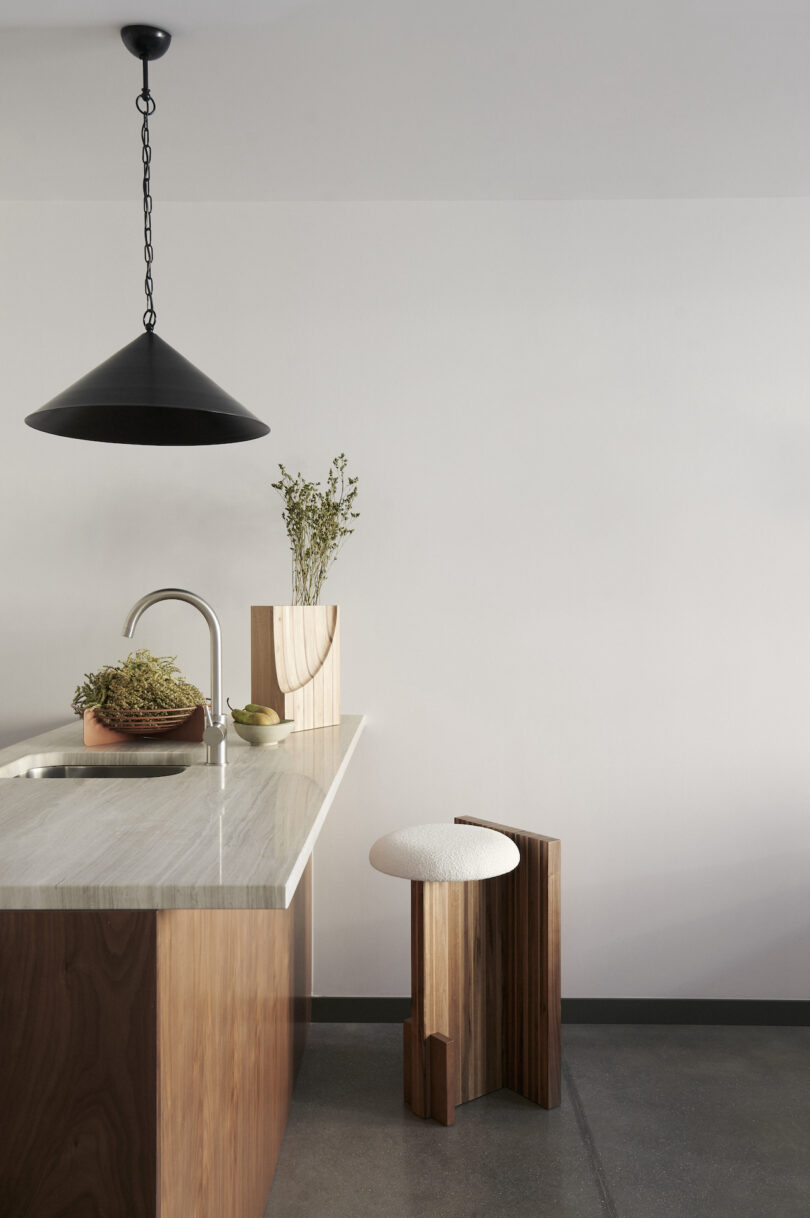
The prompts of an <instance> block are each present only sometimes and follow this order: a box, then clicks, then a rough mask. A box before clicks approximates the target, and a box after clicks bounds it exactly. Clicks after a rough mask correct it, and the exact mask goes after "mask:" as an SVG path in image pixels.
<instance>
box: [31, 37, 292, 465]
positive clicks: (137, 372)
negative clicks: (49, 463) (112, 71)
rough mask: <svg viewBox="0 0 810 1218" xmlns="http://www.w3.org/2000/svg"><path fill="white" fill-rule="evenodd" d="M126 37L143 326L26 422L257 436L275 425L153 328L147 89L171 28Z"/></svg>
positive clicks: (188, 438) (43, 426) (175, 436)
mask: <svg viewBox="0 0 810 1218" xmlns="http://www.w3.org/2000/svg"><path fill="white" fill-rule="evenodd" d="M121 37H122V39H123V41H124V45H125V46H126V48H127V50H129V51H131V52H132V54H133V55H135V56H137V58H138V59H140V60H141V62H142V63H143V89H142V90H141V92H140V93H139V95H138V97H137V98H136V101H135V104H136V106H137V108H138V111H139V113H140V114H141V117H142V120H143V121H142V124H141V141H142V144H143V154H142V158H143V220H144V234H143V236H144V258H145V260H146V280H145V289H146V312H145V313H144V315H143V324H144V330H145V333H144V334H141V335H139V337H138V338H136V339H135V340H134V341H133V342H131V343H128V344H127V346H126V347H122V348H121V350H120V351H116V353H115V355H111V356H110V358H109V359H107V360H105V361H104V363H103V364H99V366H98V367H97V368H94V369H93V371H92V372H88V374H87V376H83V377H82V378H81V380H79V381H76V383H75V384H74V385H71V386H70V388H68V389H65V390H64V391H63V392H62V393H60V394H58V395H57V396H56V397H55V398H52V399H51V401H50V402H47V403H46V405H45V406H41V407H40V409H39V410H37V411H35V412H34V413H33V414H30V415H29V416H28V418H27V419H26V420H25V421H26V423H27V424H28V426H29V427H34V428H36V430H37V431H47V432H50V433H51V434H52V435H56V436H72V437H74V438H75V439H77V440H103V441H106V442H107V443H111V444H187V445H191V444H233V443H235V442H236V441H237V440H255V439H258V437H259V436H266V435H267V433H268V432H269V430H270V428H269V427H268V426H267V424H266V423H262V422H261V420H260V419H257V418H256V416H255V415H252V414H251V413H250V411H249V410H246V409H245V407H244V406H240V404H239V403H238V402H237V401H236V400H235V399H234V398H232V397H231V396H230V394H228V393H225V391H224V390H223V389H220V387H219V386H218V385H216V384H214V382H213V381H212V380H211V379H210V378H209V377H207V376H205V374H204V373H202V372H200V370H199V369H198V368H195V367H194V365H193V364H192V363H190V362H189V361H188V360H187V359H185V358H184V356H182V355H181V354H180V352H179V351H175V349H174V347H170V346H169V344H168V343H167V342H164V341H163V339H162V338H158V336H157V334H155V333H154V329H155V321H156V314H155V308H154V303H153V300H152V292H153V286H154V285H153V283H152V260H153V250H152V196H151V193H150V176H151V161H152V150H151V147H150V144H149V118H150V116H151V115H152V114H154V112H155V102H154V99H153V98H152V95H151V93H150V92H149V62H150V60H153V59H159V58H160V57H161V55H165V53H166V51H168V49H169V43H170V42H171V34H167V33H166V31H165V30H160V29H157V28H156V27H155V26H151V25H127V26H124V28H123V29H122V30H121Z"/></svg>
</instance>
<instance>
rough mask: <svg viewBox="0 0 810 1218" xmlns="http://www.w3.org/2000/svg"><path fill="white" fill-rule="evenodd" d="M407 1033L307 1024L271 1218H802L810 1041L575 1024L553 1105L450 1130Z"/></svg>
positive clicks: (757, 1033) (809, 1204) (788, 1034)
mask: <svg viewBox="0 0 810 1218" xmlns="http://www.w3.org/2000/svg"><path fill="white" fill-rule="evenodd" d="M401 1040H402V1034H401V1028H400V1026H399V1025H394V1024H313V1025H312V1028H311V1033H310V1041H309V1045H308V1048H307V1052H306V1055H305V1057H304V1062H303V1065H302V1068H301V1073H300V1076H299V1079H298V1084H297V1087H296V1091H295V1098H294V1100H293V1107H292V1112H291V1115H290V1121H289V1124H288V1126H287V1133H286V1137H285V1139H284V1145H283V1147H282V1150H281V1157H280V1159H279V1164H278V1169H277V1171H276V1178H275V1180H274V1182H273V1188H272V1191H271V1193H270V1200H269V1203H268V1207H267V1211H266V1218H357V1216H362V1215H368V1216H369V1218H376V1216H377V1215H380V1216H383V1215H385V1216H386V1218H388V1216H395V1218H400V1216H402V1218H501V1216H503V1218H506V1215H509V1216H510V1218H520V1216H522V1215H527V1216H528V1215H532V1216H534V1218H592V1216H593V1218H596V1216H597V1215H599V1216H602V1218H604V1216H607V1218H670V1215H671V1216H673V1218H809V1216H810V1028H728V1027H681V1026H676V1027H672V1026H667V1027H661V1026H658V1027H653V1026H649V1025H644V1026H632V1027H631V1026H627V1025H614V1026H610V1025H599V1026H597V1025H584V1024H581V1025H569V1026H567V1027H565V1028H564V1038H563V1043H564V1069H563V1074H564V1078H563V1101H562V1105H561V1107H560V1108H558V1109H556V1110H553V1111H551V1112H546V1111H544V1110H543V1109H542V1108H537V1107H536V1106H535V1105H534V1104H531V1103H529V1102H528V1101H527V1100H524V1099H523V1098H522V1097H520V1096H518V1095H515V1094H513V1093H512V1092H511V1091H506V1090H504V1091H498V1092H494V1093H493V1094H492V1095H488V1096H484V1097H482V1098H481V1099H479V1100H475V1101H474V1102H472V1103H470V1104H465V1105H463V1106H462V1107H460V1108H458V1109H456V1123H455V1125H454V1126H452V1127H451V1128H449V1129H445V1128H443V1127H442V1126H440V1125H438V1124H436V1122H434V1121H422V1120H420V1119H419V1118H418V1117H415V1116H413V1114H412V1113H411V1112H410V1111H409V1110H408V1109H407V1108H405V1107H404V1105H403V1102H402V1094H401V1064H400V1053H401Z"/></svg>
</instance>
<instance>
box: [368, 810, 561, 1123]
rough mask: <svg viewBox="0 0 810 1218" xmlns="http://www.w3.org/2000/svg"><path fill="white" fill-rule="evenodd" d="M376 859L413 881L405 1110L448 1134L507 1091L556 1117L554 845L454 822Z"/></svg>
mask: <svg viewBox="0 0 810 1218" xmlns="http://www.w3.org/2000/svg"><path fill="white" fill-rule="evenodd" d="M369 858H370V861H371V863H372V866H374V867H376V868H377V870H378V871H384V872H386V873H387V874H388V875H396V876H400V877H402V878H403V879H409V880H410V881H411V1017H410V1019H407V1020H406V1021H405V1024H404V1028H403V1031H404V1041H403V1081H404V1090H405V1102H406V1104H409V1105H410V1107H411V1108H412V1110H413V1111H414V1112H415V1113H416V1115H417V1116H421V1117H430V1116H432V1117H434V1118H435V1119H436V1120H437V1121H440V1122H441V1124H443V1125H452V1124H453V1122H454V1121H455V1109H456V1105H457V1104H464V1103H466V1101H467V1100H473V1099H477V1097H478V1096H479V1095H485V1094H486V1093H487V1092H488V1091H496V1090H498V1088H500V1087H510V1088H511V1089H512V1090H513V1091H518V1092H519V1093H520V1094H521V1095H524V1096H526V1098H527V1099H530V1100H533V1101H534V1102H535V1103H536V1104H540V1105H541V1106H542V1107H543V1108H556V1107H557V1105H558V1104H559V1103H560V1085H561V1081H560V1071H561V1062H560V842H559V840H558V839H557V838H554V837H541V836H540V835H539V834H536V833H522V832H521V831H520V830H518V829H510V828H507V827H506V826H505V825H494V824H491V823H490V822H489V821H483V820H475V819H473V818H471V817H456V821H455V824H453V825H450V824H442V825H418V826H414V827H412V828H409V829H402V830H399V831H398V832H396V833H390V834H388V835H387V836H386V837H382V838H380V839H379V841H377V842H375V843H374V845H373V846H372V848H371V853H370V855H369ZM458 881H463V883H459V882H458Z"/></svg>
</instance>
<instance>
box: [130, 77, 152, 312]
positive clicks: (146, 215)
mask: <svg viewBox="0 0 810 1218" xmlns="http://www.w3.org/2000/svg"><path fill="white" fill-rule="evenodd" d="M148 73H149V69H148V61H147V60H146V59H144V61H143V89H142V90H141V92H140V93H139V94H138V96H137V97H136V98H135V105H136V106H137V109H138V113H139V114H140V115H142V117H143V122H142V123H141V144H142V145H143V148H142V152H141V159H142V160H143V256H144V261H145V262H146V278H145V279H144V284H143V286H144V291H145V292H146V312H145V313H144V315H143V324H144V326H145V328H146V329H147V330H148V331H149V332H150V333H151V331H152V330H154V328H155V322H156V321H157V313H156V312H155V306H154V302H153V300H152V292H153V291H154V287H155V285H154V283H153V281H152V263H153V261H154V258H155V251H154V250H153V249H152V195H151V194H150V186H151V182H152V148H151V146H150V144H149V117H150V115H152V114H154V113H155V101H154V98H153V97H152V94H151V93H150V92H149V74H148Z"/></svg>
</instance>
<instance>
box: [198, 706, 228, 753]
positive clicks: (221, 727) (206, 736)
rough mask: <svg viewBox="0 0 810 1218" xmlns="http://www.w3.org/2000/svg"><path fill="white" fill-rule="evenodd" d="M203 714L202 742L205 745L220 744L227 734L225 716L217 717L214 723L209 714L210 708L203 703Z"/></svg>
mask: <svg viewBox="0 0 810 1218" xmlns="http://www.w3.org/2000/svg"><path fill="white" fill-rule="evenodd" d="M203 712H204V714H205V729H204V730H203V740H204V742H205V743H206V744H214V745H216V744H221V743H222V741H223V740H224V739H225V737H226V736H227V734H228V725H227V723H226V722H225V716H224V715H222V716H219V717H218V719H217V721H216V722H214V717H213V715H212V714H211V707H210V706H209V705H208V702H203Z"/></svg>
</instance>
